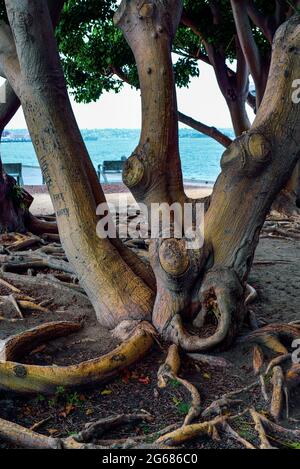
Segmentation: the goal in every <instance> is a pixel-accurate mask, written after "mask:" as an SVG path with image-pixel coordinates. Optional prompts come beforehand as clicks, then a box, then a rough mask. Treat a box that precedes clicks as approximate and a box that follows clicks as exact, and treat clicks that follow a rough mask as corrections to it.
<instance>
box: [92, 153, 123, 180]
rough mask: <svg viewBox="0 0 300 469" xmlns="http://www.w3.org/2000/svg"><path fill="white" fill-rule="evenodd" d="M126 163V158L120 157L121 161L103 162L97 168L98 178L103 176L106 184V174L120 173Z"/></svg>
mask: <svg viewBox="0 0 300 469" xmlns="http://www.w3.org/2000/svg"><path fill="white" fill-rule="evenodd" d="M125 163H126V157H125V156H122V158H121V160H118V161H103V163H102V164H99V166H98V178H99V179H100V178H101V176H103V180H104V182H106V183H108V179H107V176H106V175H107V174H113V173H122V171H123V168H124V165H125Z"/></svg>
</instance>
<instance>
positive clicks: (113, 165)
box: [103, 160, 126, 172]
mask: <svg viewBox="0 0 300 469" xmlns="http://www.w3.org/2000/svg"><path fill="white" fill-rule="evenodd" d="M125 162H126V161H124V160H123V161H103V171H104V172H108V171H120V172H121V171H123V168H124V164H125Z"/></svg>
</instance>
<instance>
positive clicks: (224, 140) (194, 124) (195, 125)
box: [178, 112, 232, 148]
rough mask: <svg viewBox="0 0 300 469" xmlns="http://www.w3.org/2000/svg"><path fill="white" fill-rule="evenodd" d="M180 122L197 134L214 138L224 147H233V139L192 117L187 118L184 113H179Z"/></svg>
mask: <svg viewBox="0 0 300 469" xmlns="http://www.w3.org/2000/svg"><path fill="white" fill-rule="evenodd" d="M178 118H179V122H182V123H183V124H185V125H188V126H189V127H191V128H192V129H194V130H197V132H200V133H202V134H204V135H207V136H208V137H211V138H213V139H214V140H216V141H217V142H218V143H220V144H221V145H223V147H226V148H227V147H229V145H231V143H232V140H231V138H229V137H227V135H225V134H223V133H222V132H220V130H218V129H216V127H209V126H208V125H205V124H203V123H202V122H199V121H196V120H195V119H193V118H192V117H189V116H186V115H185V114H183V113H182V112H178Z"/></svg>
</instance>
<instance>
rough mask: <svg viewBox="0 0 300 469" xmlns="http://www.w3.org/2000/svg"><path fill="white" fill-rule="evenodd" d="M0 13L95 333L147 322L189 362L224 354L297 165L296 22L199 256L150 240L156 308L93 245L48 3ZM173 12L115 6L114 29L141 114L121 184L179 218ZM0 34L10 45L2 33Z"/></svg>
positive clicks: (280, 39)
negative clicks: (201, 326)
mask: <svg viewBox="0 0 300 469" xmlns="http://www.w3.org/2000/svg"><path fill="white" fill-rule="evenodd" d="M6 6H7V12H8V17H9V22H10V26H11V28H12V32H13V37H14V42H13V44H15V47H16V48H14V47H9V48H6V50H5V51H2V68H3V70H4V72H5V74H6V76H7V78H8V80H9V81H10V83H11V85H12V87H13V89H14V91H15V92H16V93H17V95H18V96H19V98H20V100H21V103H22V106H23V110H24V114H25V117H26V120H27V124H28V128H29V130H30V133H31V136H32V140H33V142H34V146H35V149H36V152H37V155H38V157H39V160H40V164H41V166H42V168H43V171H44V175H45V177H46V180H47V184H48V188H49V192H50V194H51V197H52V201H53V204H54V207H55V211H56V214H57V219H58V226H59V231H60V235H61V239H62V243H63V246H64V248H65V251H66V253H67V256H68V258H69V261H70V263H71V264H72V266H73V268H74V270H75V271H76V272H77V274H78V277H79V280H80V283H81V285H82V286H83V287H84V288H85V290H86V292H87V294H88V296H89V298H90V300H91V302H92V304H93V306H94V308H95V311H96V313H97V317H98V319H99V321H100V323H101V324H103V325H104V326H108V327H110V328H113V327H115V326H117V325H118V324H120V323H122V322H123V321H127V320H131V321H132V320H133V321H134V320H138V321H141V320H147V321H149V322H152V323H153V325H154V326H155V328H156V330H157V331H158V332H159V333H160V334H161V335H162V336H163V337H164V338H166V339H167V340H170V341H173V342H175V343H177V344H179V345H180V346H181V347H182V348H184V349H185V350H189V351H191V350H208V349H211V348H214V347H216V346H219V345H220V344H222V345H227V346H228V345H229V344H230V343H231V341H232V340H233V339H234V337H235V335H236V332H237V330H238V328H239V327H240V325H241V323H242V320H243V317H244V313H245V311H244V299H245V288H246V282H247V277H248V274H249V271H250V269H251V265H252V260H253V256H254V252H255V248H256V245H257V243H258V237H259V232H260V229H261V227H262V225H263V223H264V220H265V217H266V215H267V213H268V210H269V209H270V206H271V204H272V202H273V200H274V199H275V197H276V195H277V194H278V192H279V191H280V190H281V188H282V187H283V186H284V184H285V183H286V182H287V180H288V178H289V177H290V175H291V173H292V171H293V168H294V167H295V165H296V163H297V161H298V159H299V144H300V132H299V120H300V112H299V109H300V108H299V106H298V105H296V104H295V103H293V102H292V99H291V95H292V83H293V81H294V80H295V79H296V78H297V77H299V74H300V62H299V48H300V21H299V16H298V15H295V16H294V17H293V18H292V19H290V20H289V22H287V23H286V24H284V25H283V26H282V27H281V28H280V29H279V31H278V33H277V35H276V38H275V41H274V48H273V49H274V50H273V59H272V64H271V69H270V75H269V79H268V85H267V89H266V92H265V96H264V99H263V102H262V104H261V106H260V108H259V111H258V114H257V117H256V119H255V122H254V124H253V126H252V128H251V129H250V130H249V131H248V132H245V133H243V135H242V136H241V137H239V138H238V139H236V140H235V141H234V142H233V143H232V144H231V145H230V147H229V148H228V149H227V150H226V151H225V153H224V155H223V157H222V173H221V175H220V177H219V179H218V181H217V183H216V185H215V187H214V191H213V195H212V198H211V201H210V205H209V208H208V209H207V212H206V215H205V240H204V246H203V247H202V248H197V249H187V246H186V244H185V240H186V239H185V237H184V238H183V239H177V238H172V237H170V236H169V237H168V238H167V239H166V238H164V237H163V233H161V235H160V236H159V237H158V238H156V239H152V241H151V246H150V258H151V265H152V269H153V272H154V274H155V278H156V284H157V292H156V297H155V293H154V288H152V287H151V285H152V281H153V272H147V270H146V268H145V266H144V265H143V264H142V263H141V261H139V260H138V259H137V258H136V256H135V255H134V254H132V253H129V252H128V250H127V249H126V248H124V246H123V245H122V243H121V242H120V241H119V240H112V239H109V238H107V239H99V238H98V237H97V234H96V226H97V222H98V218H97V216H96V208H97V204H99V203H101V202H102V203H105V197H104V194H103V191H102V189H101V186H100V184H99V183H98V181H97V178H96V175H95V171H94V169H93V166H92V164H91V161H90V159H89V156H88V153H87V151H86V148H85V146H84V143H83V141H82V138H81V135H80V132H79V129H78V127H77V124H76V122H75V119H74V116H73V113H72V109H71V106H70V102H69V99H68V95H67V90H66V85H65V82H64V77H63V72H62V69H61V65H60V62H59V55H58V52H57V47H56V44H55V39H54V35H53V28H52V26H51V21H50V16H49V11H48V8H47V2H46V1H45V0H23V1H22V2H19V1H17V0H6ZM181 10H182V2H181V1H180V0H166V1H164V2H162V1H161V0H149V1H148V2H147V3H145V2H140V1H139V0H131V1H129V0H123V2H122V4H121V6H120V7H119V10H118V12H117V14H116V17H115V22H116V24H117V25H118V26H119V27H120V28H121V29H122V30H123V32H124V34H125V36H126V39H127V41H128V43H129V44H130V46H131V48H132V50H133V52H134V55H135V59H136V62H137V66H138V72H139V78H140V84H141V92H142V112H143V122H142V133H141V139H140V143H139V145H138V147H137V148H136V150H135V151H134V153H133V155H132V156H131V157H130V158H129V160H128V162H127V164H126V167H125V170H124V174H123V179H124V181H125V183H126V184H127V186H128V187H129V188H130V190H131V192H132V193H133V195H134V196H135V197H136V199H137V200H138V202H143V203H145V204H146V205H147V206H148V207H149V208H150V207H151V204H152V203H156V202H159V203H163V202H164V203H167V204H172V203H173V202H178V203H179V204H181V206H182V207H183V206H184V203H185V202H186V201H187V200H188V199H187V198H186V196H185V193H184V190H183V182H182V173H181V164H180V157H179V148H178V110H177V103H176V92H175V83H174V76H173V70H172V60H171V45H172V40H173V37H174V35H175V32H176V28H177V26H178V24H179V21H180V17H181ZM2 34H4V35H5V38H6V41H7V43H9V44H12V37H11V35H10V32H9V31H8V30H7V29H6V30H4V31H2ZM45 50H46V51H47V54H45ZM20 72H21V73H20ZM244 78H245V76H244ZM243 82H244V80H243ZM274 89H276V93H274ZM183 234H184V235H186V233H183ZM211 302H213V303H214V304H215V305H216V316H217V317H218V326H217V327H216V331H215V333H214V334H213V335H212V336H211V337H209V338H205V339H204V338H201V331H199V335H191V334H190V333H189V332H188V329H186V326H183V321H185V322H188V323H189V322H191V321H192V320H193V319H194V318H195V316H197V313H200V314H201V317H202V318H203V317H205V314H206V313H207V310H206V308H207V305H208V304H211ZM195 305H197V308H198V309H197V310H196V311H195V309H194V307H195ZM201 306H202V309H201V310H200V308H201ZM195 313H196V314H195Z"/></svg>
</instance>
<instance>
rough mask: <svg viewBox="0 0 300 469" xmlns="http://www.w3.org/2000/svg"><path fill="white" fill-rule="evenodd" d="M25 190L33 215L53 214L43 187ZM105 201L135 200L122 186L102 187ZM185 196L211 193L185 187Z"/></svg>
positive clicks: (29, 187) (208, 190)
mask: <svg viewBox="0 0 300 469" xmlns="http://www.w3.org/2000/svg"><path fill="white" fill-rule="evenodd" d="M25 189H26V190H27V191H28V192H29V193H30V194H31V195H32V196H33V197H34V201H33V203H32V206H31V208H30V211H31V213H32V214H33V215H50V214H52V213H53V212H54V209H53V205H52V202H51V198H50V195H49V193H48V191H47V188H46V187H45V186H25ZM103 190H104V192H105V194H106V196H107V201H108V202H109V203H112V204H114V205H117V204H118V203H119V200H120V199H121V201H122V203H123V202H124V201H125V200H126V199H127V203H128V205H134V203H135V200H134V198H133V196H132V195H131V194H130V192H129V191H128V190H127V189H126V187H125V186H124V185H123V184H110V185H103ZM185 190H186V194H187V196H188V197H191V198H195V199H196V198H201V197H207V196H208V195H210V194H211V192H212V187H211V186H186V187H185Z"/></svg>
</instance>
